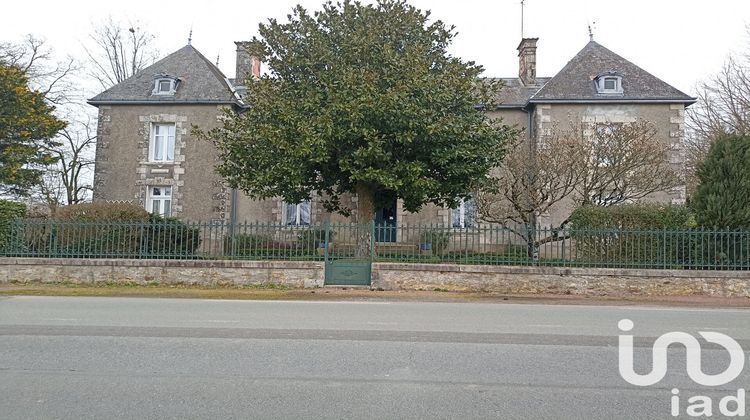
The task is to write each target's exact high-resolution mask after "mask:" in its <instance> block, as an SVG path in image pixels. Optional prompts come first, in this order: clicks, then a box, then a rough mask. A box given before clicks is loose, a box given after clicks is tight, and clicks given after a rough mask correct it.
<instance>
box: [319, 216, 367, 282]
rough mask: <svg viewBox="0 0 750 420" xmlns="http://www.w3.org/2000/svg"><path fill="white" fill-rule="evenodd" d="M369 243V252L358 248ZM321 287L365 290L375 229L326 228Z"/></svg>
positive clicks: (353, 226) (353, 227) (328, 226)
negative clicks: (323, 271)
mask: <svg viewBox="0 0 750 420" xmlns="http://www.w3.org/2000/svg"><path fill="white" fill-rule="evenodd" d="M368 239H369V252H366V253H365V252H362V250H361V249H359V248H360V247H359V244H360V243H361V242H363V241H365V240H368ZM324 245H325V267H326V268H325V284H326V285H342V286H369V285H370V278H371V275H372V258H373V257H372V256H373V254H374V249H375V225H374V223H370V224H369V225H343V224H342V225H326V237H325V244H324Z"/></svg>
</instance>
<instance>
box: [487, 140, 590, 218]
mask: <svg viewBox="0 0 750 420" xmlns="http://www.w3.org/2000/svg"><path fill="white" fill-rule="evenodd" d="M579 160H581V157H580V145H579V144H578V141H577V139H576V138H572V137H566V136H559V135H555V136H553V137H552V138H550V139H548V140H547V141H545V142H544V143H542V144H539V145H537V147H536V150H534V147H533V145H530V144H529V143H528V142H526V141H522V142H519V143H518V144H516V145H515V147H514V148H513V149H512V150H511V151H510V153H508V155H507V156H506V158H505V160H504V161H503V167H502V168H499V170H498V171H497V175H496V176H495V178H494V179H492V181H491V186H490V188H486V189H484V191H480V192H478V193H477V194H476V203H477V211H478V213H479V214H480V217H481V218H482V220H484V221H487V222H491V223H500V224H503V225H507V222H508V221H511V222H515V223H518V224H521V225H528V224H530V223H532V222H533V220H534V218H535V217H538V216H539V215H540V214H542V213H545V212H546V211H548V210H549V209H550V208H551V207H552V206H554V205H555V204H557V203H558V202H560V201H561V200H563V199H564V198H566V197H568V196H569V195H570V194H571V193H572V192H573V191H574V189H575V186H576V185H577V184H579V183H580V182H581V181H582V180H583V176H584V169H585V167H584V166H583V165H582V164H581V163H580V162H578V161H579Z"/></svg>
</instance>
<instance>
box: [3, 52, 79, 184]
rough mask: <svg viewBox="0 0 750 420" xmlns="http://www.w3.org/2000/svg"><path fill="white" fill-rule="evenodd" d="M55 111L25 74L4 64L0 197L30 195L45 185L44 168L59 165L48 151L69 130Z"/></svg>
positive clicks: (14, 67)
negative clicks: (57, 134)
mask: <svg viewBox="0 0 750 420" xmlns="http://www.w3.org/2000/svg"><path fill="white" fill-rule="evenodd" d="M53 111H54V107H53V106H51V105H49V104H48V103H47V101H45V98H44V95H43V94H42V93H40V92H39V91H35V90H31V89H29V86H28V78H27V76H26V74H25V73H24V71H23V70H22V69H20V68H18V67H16V66H13V65H6V64H4V63H3V62H2V61H0V194H2V195H7V194H10V195H26V194H28V193H29V190H30V188H31V187H33V186H34V185H37V184H39V182H41V175H42V171H41V170H39V169H35V167H42V166H45V165H49V164H51V163H54V162H55V158H54V156H53V155H52V154H50V153H49V152H47V151H46V150H47V149H49V148H52V147H54V146H55V144H54V142H53V141H52V140H50V139H52V138H53V137H54V136H55V134H56V133H57V132H58V131H60V130H62V129H63V128H64V127H65V123H64V122H62V121H60V120H59V119H57V118H56V117H55V115H54V114H53Z"/></svg>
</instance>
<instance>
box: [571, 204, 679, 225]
mask: <svg viewBox="0 0 750 420" xmlns="http://www.w3.org/2000/svg"><path fill="white" fill-rule="evenodd" d="M570 223H571V225H573V227H574V228H577V229H686V228H688V227H690V226H693V225H694V222H693V217H692V215H691V213H690V210H689V209H688V208H687V207H685V206H677V205H665V204H623V205H618V206H611V207H597V206H584V207H579V208H577V209H576V210H575V211H573V214H571V216H570Z"/></svg>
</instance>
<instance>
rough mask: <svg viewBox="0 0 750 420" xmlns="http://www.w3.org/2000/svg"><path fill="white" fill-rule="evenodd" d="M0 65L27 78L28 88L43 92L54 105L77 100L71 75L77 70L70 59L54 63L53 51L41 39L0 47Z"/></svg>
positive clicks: (26, 40)
mask: <svg viewBox="0 0 750 420" xmlns="http://www.w3.org/2000/svg"><path fill="white" fill-rule="evenodd" d="M0 63H4V64H6V65H12V66H16V67H18V68H19V69H21V71H23V73H24V74H25V75H26V76H27V77H28V79H29V82H30V84H31V88H32V89H34V90H38V91H39V92H41V93H42V95H43V96H44V98H45V99H46V100H47V101H48V102H50V103H52V104H55V105H62V104H66V103H69V102H71V101H74V100H77V98H75V97H73V96H72V95H71V93H72V92H74V91H75V89H73V88H74V85H73V83H72V81H71V76H72V75H73V73H75V72H76V71H77V70H78V66H77V64H76V62H75V60H74V59H73V58H72V57H67V58H65V59H64V60H62V61H55V60H54V58H53V54H52V50H51V49H50V48H49V47H48V46H47V44H46V42H45V41H44V40H42V39H39V38H36V37H34V36H33V35H27V36H26V38H25V39H24V40H23V42H21V43H18V44H13V43H2V44H0Z"/></svg>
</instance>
